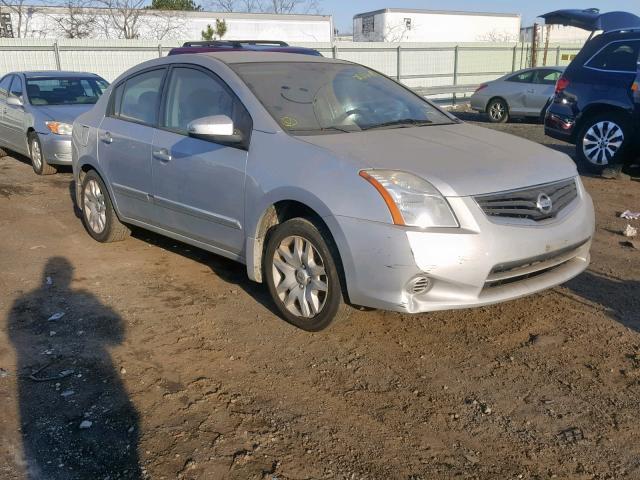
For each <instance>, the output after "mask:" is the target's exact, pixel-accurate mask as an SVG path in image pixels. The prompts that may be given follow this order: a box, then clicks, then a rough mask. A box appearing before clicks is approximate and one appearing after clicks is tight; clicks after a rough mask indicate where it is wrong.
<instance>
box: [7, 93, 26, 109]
mask: <svg viewBox="0 0 640 480" xmlns="http://www.w3.org/2000/svg"><path fill="white" fill-rule="evenodd" d="M7 105H9V106H10V107H22V106H24V103H23V102H22V99H21V98H20V97H16V96H15V95H9V96H8V97H7Z"/></svg>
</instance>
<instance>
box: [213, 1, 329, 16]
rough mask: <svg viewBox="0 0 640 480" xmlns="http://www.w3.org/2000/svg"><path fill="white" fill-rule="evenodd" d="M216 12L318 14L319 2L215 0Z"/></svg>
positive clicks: (214, 7)
mask: <svg viewBox="0 0 640 480" xmlns="http://www.w3.org/2000/svg"><path fill="white" fill-rule="evenodd" d="M211 4H212V5H211V6H212V8H213V9H214V10H219V11H222V12H264V13H279V14H287V13H296V12H300V13H318V11H319V0H213V1H212V2H211Z"/></svg>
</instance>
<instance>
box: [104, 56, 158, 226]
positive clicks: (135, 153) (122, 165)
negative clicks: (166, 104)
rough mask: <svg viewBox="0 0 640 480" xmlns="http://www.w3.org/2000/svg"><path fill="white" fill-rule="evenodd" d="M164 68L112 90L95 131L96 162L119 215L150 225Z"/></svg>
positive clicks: (144, 74) (146, 73)
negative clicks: (153, 156) (154, 145)
mask: <svg viewBox="0 0 640 480" xmlns="http://www.w3.org/2000/svg"><path fill="white" fill-rule="evenodd" d="M166 70H167V69H166V68H155V69H151V70H146V71H143V72H139V73H136V74H134V75H132V76H131V77H129V78H127V79H126V80H124V81H123V82H121V83H119V84H118V85H116V86H115V88H114V89H113V91H112V94H111V98H110V99H109V106H108V108H107V115H106V116H105V118H104V119H103V120H102V123H101V124H100V128H99V129H98V159H99V162H100V164H101V165H103V168H104V169H105V171H106V173H107V176H108V178H109V183H110V184H111V188H112V190H113V195H114V198H115V202H116V204H117V206H118V210H119V212H120V214H121V215H123V216H125V217H126V218H128V219H133V220H139V221H142V222H145V223H151V221H152V218H153V217H154V215H153V202H152V198H151V190H152V180H151V145H152V143H153V135H154V131H155V126H156V125H157V121H158V108H159V105H160V92H161V90H162V85H163V81H164V77H165V74H166Z"/></svg>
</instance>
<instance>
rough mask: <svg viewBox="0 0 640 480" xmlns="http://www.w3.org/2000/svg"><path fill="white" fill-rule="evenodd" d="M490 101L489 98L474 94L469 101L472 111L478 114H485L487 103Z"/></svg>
mask: <svg viewBox="0 0 640 480" xmlns="http://www.w3.org/2000/svg"><path fill="white" fill-rule="evenodd" d="M488 101H489V98H488V97H485V96H484V95H478V94H475V93H474V94H473V95H471V98H470V99H469V104H470V106H471V109H472V110H475V111H476V112H481V113H485V112H486V111H487V102H488Z"/></svg>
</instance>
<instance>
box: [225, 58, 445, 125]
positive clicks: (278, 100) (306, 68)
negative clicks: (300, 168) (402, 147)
mask: <svg viewBox="0 0 640 480" xmlns="http://www.w3.org/2000/svg"><path fill="white" fill-rule="evenodd" d="M231 66H232V67H233V69H234V70H235V71H236V72H237V73H238V75H240V77H241V78H242V79H243V80H244V81H245V83H246V84H247V85H248V86H249V88H250V89H251V90H252V91H253V93H254V94H255V95H256V97H258V99H259V100H260V102H262V104H263V105H264V106H265V108H266V109H267V110H268V111H269V113H270V114H271V115H272V116H273V118H274V119H275V120H276V121H277V122H278V123H279V124H280V125H281V126H282V128H284V129H285V130H286V131H288V132H290V133H292V134H294V135H309V134H312V135H313V134H322V133H340V132H357V131H362V130H370V129H374V128H402V127H409V126H424V125H435V124H444V123H453V120H451V118H450V117H448V116H447V115H446V114H444V113H443V112H441V111H440V110H438V109H437V108H436V107H434V106H433V105H431V104H430V103H428V102H427V101H426V100H423V99H422V98H420V97H419V96H417V95H414V94H413V93H412V92H410V91H408V90H407V89H405V88H404V87H402V86H401V85H398V84H397V83H396V82H394V81H393V80H391V79H389V78H387V77H385V76H384V75H382V74H379V73H377V72H374V71H373V70H369V69H368V68H366V67H363V66H361V65H353V64H341V63H320V62H317V63H316V62H296V63H294V62H287V63H280V62H268V63H243V64H235V65H231Z"/></svg>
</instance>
